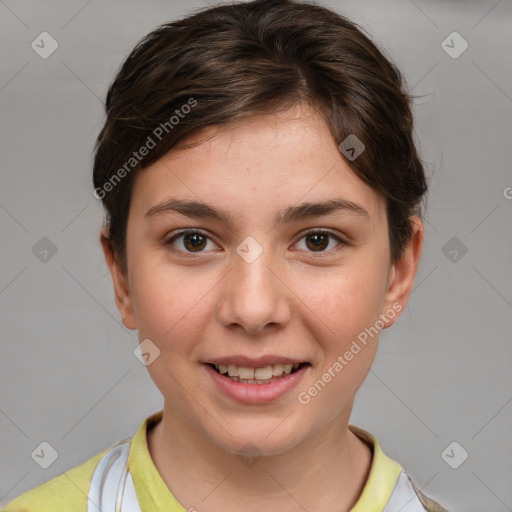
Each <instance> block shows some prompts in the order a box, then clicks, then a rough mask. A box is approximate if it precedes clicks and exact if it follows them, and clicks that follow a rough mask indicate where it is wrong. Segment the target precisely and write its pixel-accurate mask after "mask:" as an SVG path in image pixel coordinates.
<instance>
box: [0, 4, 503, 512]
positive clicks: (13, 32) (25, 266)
mask: <svg viewBox="0 0 512 512" xmlns="http://www.w3.org/2000/svg"><path fill="white" fill-rule="evenodd" d="M321 4H323V5H326V6H330V7H332V8H334V9H335V10H337V11H338V12H340V13H342V14H345V15H347V16H349V17H350V18H352V19H353V20H354V21H356V22H358V23H360V24H361V25H362V26H363V27H365V28H366V29H367V30H368V31H369V32H370V34H372V36H373V37H374V38H375V39H376V40H377V42H378V43H379V44H380V45H381V47H382V48H384V49H385V50H386V51H387V52H388V53H389V55H390V56H391V57H392V58H393V59H394V61H395V62H396V63H397V64H398V66H399V67H400V68H401V69H402V70H403V72H404V74H405V76H406V77H407V80H408V83H409V84H410V87H411V90H412V92H413V93H414V94H417V95H421V98H419V99H418V100H417V101H416V104H415V107H414V110H415V115H416V123H417V134H418V139H419V141H420V148H421V156H422V158H423V160H424V161H425V163H426V165H427V172H428V174H429V175H430V176H431V192H430V198H429V202H428V217H427V222H426V223H425V224H426V245H425V250H424V253H423V257H422V261H421V266H420V270H419V274H418V277H417V281H416V285H415V289H414V291H413V294H412V296H411V299H410V302H409V305H408V308H407V310H406V311H405V312H404V314H403V315H402V318H401V319H400V321H399V323H398V324H397V325H396V326H395V327H393V328H392V329H391V330H389V331H384V333H383V334H382V336H381V344H380V347H379V352H378V355H377V359H376V362H375V364H374V366H373V368H372V371H371V373H370V374H369V376H368V378H367V380H366V381H365V383H364V384H363V386H362V388H361V390H360V392H359V393H358V398H357V400H356V406H355V409H354V412H353V416H352V419H351V423H353V424H355V425H358V426H360V427H362V428H365V429H367V430H369V431H370V432H372V433H374V434H375V435H376V436H377V438H378V439H379V441H380V442H381V444H382V446H383V449H384V450H385V452H386V453H387V454H388V455H390V456H391V457H393V458H395V459H396V460H398V461H399V462H400V463H401V464H402V465H403V467H404V468H405V469H406V470H407V471H408V472H409V474H410V475H411V476H412V478H413V479H414V480H415V481H416V482H417V483H418V485H419V486H420V487H421V488H423V490H424V492H425V493H427V494H428V495H430V496H432V497H433V498H436V499H438V500H439V501H440V502H441V503H442V504H444V506H446V507H447V508H449V509H450V510H451V511H454V512H455V511H466V512H471V511H478V510H486V511H487V512H495V511H504V510H512V482H511V480H512V440H511V436H510V432H511V431H512V428H511V427H512V403H511V402H512V372H511V371H510V368H511V365H512V345H511V332H512V329H511V327H512V325H511V324H512V315H511V313H512V292H511V290H512V266H511V264H510V262H512V243H511V236H510V235H511V228H510V224H511V223H510V220H511V218H512V217H511V212H512V199H510V197H512V188H510V187H512V173H511V171H510V162H511V156H512V122H511V119H512V118H511V114H512V81H511V78H512V59H511V58H510V53H511V50H512V45H511V43H512V23H511V22H512V5H511V3H510V2H508V1H505V0H501V1H496V0H481V1H455V0H452V1H434V0H415V1H412V0H394V1H387V2H382V1H378V0H371V1H365V2H357V1H356V0H350V1H341V0H332V1H329V2H321ZM204 5H205V3H204V2H201V1H191V2H187V3H185V2H181V1H180V2H178V1H157V0H152V1H144V2H142V1H140V2H135V1H121V0H116V1H109V2H100V1H99V0H92V1H89V2H87V1H84V0H73V1H67V2H57V1H53V2H51V1H45V2H41V1H36V0H27V1H15V0H0V38H1V43H2V66H1V71H0V119H1V127H0V128H1V156H2V170H1V189H0V219H1V251H2V266H1V275H0V304H1V324H0V325H1V343H2V357H1V372H0V382H1V388H0V389H1V396H0V399H1V402H0V429H1V437H0V449H1V457H0V505H5V504H7V502H9V501H10V500H12V499H13V498H14V497H15V496H18V495H19V494H21V493H22V492H24V491H26V490H28V489H30V488H32V487H34V486H35V485H39V484H41V483H43V482H45V481H47V480H49V479H50V478H53V477H54V476H57V475H59V474H61V473H62V472H64V471H66V470H68V469H69V468H71V467H74V466H76V465H78V464H80V463H82V462H84V461H85V460H87V459H88V458H90V457H92V456H93V455H95V454H96V453H98V452H100V451H101V450H104V449H105V448H107V447H108V445H109V444H111V443H113V442H115V441H117V440H120V439H122V438H124V437H127V436H131V435H133V433H134V432H135V430H136V429H137V427H138V426H139V425H140V423H141V421H142V420H143V419H144V418H145V417H146V416H148V415H149V414H151V413H152V412H155V411H157V410H159V409H160V408H161V407H162V398H161V396H160V393H159V391H158V390H157V388H156V387H155V386H154V385H153V383H152V381H151V379H150V378H149V376H148V374H147V371H146V368H145V367H144V366H143V365H142V364H141V363H140V362H139V361H138V360H137V359H136V358H135V357H134V355H133V352H132V351H133V349H134V348H135V347H136V346H137V343H138V339H137V334H136V332H131V331H128V330H127V329H125V328H124V327H123V326H122V324H121V322H120V319H119V313H118V311H117V309H116V307H115V303H114V298H113V292H112V285H111V281H110V276H109V274H108V273H107V267H106V265H105V263H104V260H103V256H102V253H101V252H100V245H99V242H98V234H99V230H100V227H101V222H102V210H101V206H100V203H99V202H98V201H97V200H96V199H95V198H94V197H93V196H92V185H91V151H92V146H93V141H94V138H95V136H96V135H97V133H98V131H99V130H100V128H101V125H102V121H103V110H102V100H103V98H104V96H105V93H106V89H107V86H108V84H109V82H110V81H111V80H112V79H113V77H114V74H115V71H116V70H117V68H118V66H119V65H120V64H121V62H122V60H123V59H124V58H125V57H126V56H127V55H128V53H129V51H130V50H131V49H132V47H133V46H134V44H135V43H136V42H137V41H138V39H139V38H140V37H142V36H143V35H145V34H146V33H147V32H149V31H150V30H152V29H153V28H154V27H156V26H157V25H158V24H160V23H163V22H165V21H168V20H172V19H175V18H177V17H178V16H181V15H184V14H186V13H189V12H190V11H191V10H192V9H193V8H195V7H202V6H204ZM43 31H47V32H49V33H50V34H51V35H52V36H53V37H54V38H55V39H56V40H57V42H58V44H59V46H58V49H57V50H56V51H55V52H54V53H53V54H52V55H51V56H50V57H49V58H47V59H43V58H41V57H40V56H39V55H38V54H37V53H36V52H35V51H34V50H33V49H32V48H31V42H32V41H33V40H35V39H36V38H37V36H38V35H39V34H40V33H41V32H43ZM453 31H457V32H458V33H459V34H460V35H461V36H462V37H463V38H464V39H465V40H466V41H467V42H468V44H469V48H468V49H467V50H466V51H465V52H464V53H463V54H462V55H460V56H459V57H458V58H456V59H454V58H452V57H450V56H449V55H448V54H447V53H446V52H445V50H444V49H443V48H442V46H441V43H442V41H443V40H445V39H446V37H447V36H448V35H449V34H450V33H452V32H453ZM448 41H449V40H448ZM448 44H450V45H451V46H454V50H458V49H460V48H461V46H460V41H458V42H454V43H453V44H452V43H451V42H449V43H448ZM507 187H509V188H507ZM507 196H508V198H507ZM42 237H47V238H48V239H49V240H51V242H52V243H53V244H54V245H55V247H56V248H57V253H56V254H55V255H53V256H52V257H50V256H51V253H49V254H48V255H47V256H46V258H47V260H48V261H46V262H44V261H41V259H40V258H41V257H43V256H42V255H41V254H42V253H39V254H38V252H37V249H35V250H34V251H33V247H34V246H36V244H37V243H38V242H39V241H40V239H41V238H42ZM452 237H456V238H457V240H455V241H454V240H452V241H451V242H449V241H450V240H451V239H452ZM40 243H42V244H48V242H47V241H44V242H40ZM447 243H448V245H446V244H447ZM37 247H39V246H36V248H37ZM464 247H466V248H467V253H466V254H463V251H464ZM454 250H455V251H456V252H453V251H454ZM34 252H35V253H36V254H34ZM452 260H455V261H452ZM43 441H46V442H48V443H50V445H51V446H53V447H54V449H55V450H56V451H57V452H58V458H57V460H56V461H55V462H54V463H53V464H52V465H51V466H50V467H48V469H42V468H40V467H39V465H37V464H36V462H35V461H34V460H33V459H32V457H31V453H32V452H33V451H34V450H35V449H36V447H38V446H39V445H40V443H41V442H43ZM453 441H456V442H457V443H459V445H460V446H461V447H462V448H459V447H458V446H456V447H455V449H454V450H453V451H450V450H448V454H449V455H450V461H451V462H452V464H455V463H456V462H457V461H458V462H460V460H461V454H462V453H463V452H462V449H464V450H466V451H467V452H468V454H469V457H468V458H467V460H465V461H464V462H463V463H462V464H461V465H460V466H459V467H458V468H457V469H452V468H451V467H450V466H449V465H448V464H447V463H446V462H445V460H443V457H442V456H441V453H442V452H443V451H444V450H445V448H446V447H447V446H448V445H450V443H452V442H453ZM445 458H446V456H445Z"/></svg>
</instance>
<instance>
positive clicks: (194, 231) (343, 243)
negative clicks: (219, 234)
mask: <svg viewBox="0 0 512 512" xmlns="http://www.w3.org/2000/svg"><path fill="white" fill-rule="evenodd" d="M313 234H314V235H328V236H330V237H331V238H333V239H334V240H336V241H337V242H338V243H339V247H338V248H335V249H331V250H329V251H325V250H324V251H318V252H316V251H306V252H309V253H311V254H313V255H315V257H317V256H318V257H321V256H323V255H324V254H328V255H330V253H332V252H333V251H334V252H337V251H339V250H341V249H342V248H343V246H346V245H349V244H348V242H346V241H345V240H343V239H342V238H340V237H339V236H337V235H335V234H334V233H332V232H331V231H326V230H324V229H310V230H308V231H306V232H304V233H303V234H302V236H301V237H300V238H299V241H300V240H302V239H303V238H305V237H307V236H309V235H313ZM185 235H201V236H204V237H206V238H208V239H209V240H212V239H211V237H209V236H208V235H207V234H206V233H204V232H203V231H201V230H199V229H183V230H181V231H178V232H177V233H175V234H174V235H173V236H172V237H171V238H169V239H168V240H167V241H166V242H165V245H168V246H169V247H170V248H171V250H172V251H173V252H177V253H180V254H181V255H185V256H186V257H192V258H193V257H195V255H196V254H202V253H203V252H204V251H199V252H195V253H194V252H184V251H180V250H177V249H176V248H174V247H172V244H173V243H174V242H175V241H176V240H177V239H178V238H180V237H182V236H185ZM212 241H213V240H212Z"/></svg>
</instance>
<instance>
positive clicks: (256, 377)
mask: <svg viewBox="0 0 512 512" xmlns="http://www.w3.org/2000/svg"><path fill="white" fill-rule="evenodd" d="M207 364H208V366H210V367H211V368H213V369H214V370H215V371H216V372H217V373H220V374H221V375H222V376H224V377H226V378H228V379H230V380H232V381H234V382H241V383H244V384H269V383H271V382H274V381H276V380H279V379H282V378H284V377H286V376H288V375H291V374H293V373H295V372H297V371H299V370H300V369H302V368H303V367H305V366H310V364H309V363H288V364H273V365H267V366H264V367H259V368H251V367H247V366H236V365H234V364H228V365H225V364H212V363H207Z"/></svg>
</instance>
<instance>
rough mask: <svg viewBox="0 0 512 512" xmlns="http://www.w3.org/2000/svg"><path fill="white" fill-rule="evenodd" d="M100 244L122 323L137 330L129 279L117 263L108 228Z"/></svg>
mask: <svg viewBox="0 0 512 512" xmlns="http://www.w3.org/2000/svg"><path fill="white" fill-rule="evenodd" d="M100 243H101V246H102V248H103V254H104V256H105V261H106V263H107V265H108V268H109V270H110V275H111V277H112V283H113V285H114V294H115V299H116V305H117V309H118V310H119V312H120V313H121V316H122V322H123V324H124V326H125V327H127V328H128V329H136V328H137V326H136V324H135V318H134V314H133V307H132V300H131V296H130V287H129V283H128V278H127V276H125V274H124V273H123V271H122V270H121V268H120V266H119V264H118V262H117V259H116V254H115V251H114V248H113V247H112V242H111V240H110V237H109V231H108V228H103V229H102V230H101V233H100Z"/></svg>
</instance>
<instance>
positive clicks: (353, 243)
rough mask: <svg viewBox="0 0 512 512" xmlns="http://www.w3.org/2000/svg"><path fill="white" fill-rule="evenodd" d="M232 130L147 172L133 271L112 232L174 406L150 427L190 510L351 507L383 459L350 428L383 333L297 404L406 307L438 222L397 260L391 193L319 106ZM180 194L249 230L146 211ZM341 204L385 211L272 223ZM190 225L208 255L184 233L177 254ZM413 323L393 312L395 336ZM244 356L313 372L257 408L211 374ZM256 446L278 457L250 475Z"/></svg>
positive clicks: (123, 303) (156, 450) (120, 301)
mask: <svg viewBox="0 0 512 512" xmlns="http://www.w3.org/2000/svg"><path fill="white" fill-rule="evenodd" d="M222 128H223V129H222V130H221V131H219V130H218V128H215V129H214V128H211V127H210V128H206V129H203V130H201V131H200V132H197V133H196V134H195V135H194V136H192V138H190V139H189V140H187V141H186V142H191V141H199V140H203V138H204V137H205V136H209V135H214V134H216V135H215V136H214V137H213V138H211V139H210V140H208V141H206V142H202V143H201V144H199V145H198V146H196V147H193V148H189V149H182V148H181V147H179V148H178V147H177V148H174V149H173V150H171V151H170V152H169V153H167V154H166V155H165V156H164V157H162V158H161V159H160V160H159V161H157V162H155V163H154V164H152V165H151V166H149V167H148V168H146V169H144V170H141V171H140V172H139V173H138V174H137V175H136V176H135V181H134V186H133V191H132V201H131V205H130V212H129V218H128V225H127V261H128V265H127V275H125V274H123V272H122V271H121V270H120V267H119V266H118V264H117V261H116V257H115V254H114V252H113V251H112V247H111V245H110V242H109V240H108V238H107V235H108V232H107V230H106V229H105V230H103V232H102V234H101V237H100V240H101V243H102V246H103V250H104V253H105V258H106V261H107V264H108V266H109V268H110V271H111V274H112V278H113V283H114V289H115V296H116V303H117V306H118V309H119V311H120V313H121V315H123V316H125V319H124V325H125V326H126V327H128V328H129V329H138V331H139V338H140V340H141V341H142V340H144V339H147V338H149V339H150V340H151V341H152V342H153V343H154V344H155V345H157V346H158V348H159V349H160V351H161V353H160V356H159V357H158V358H156V359H155V361H154V362H153V363H152V364H150V365H149V366H148V367H147V368H148V371H149V373H150V375H151V378H152V379H153V381H154V382H155V384H156V386H157V387H158V388H159V389H160V391H161V392H162V394H163V397H164V414H163V420H162V421H161V422H160V423H158V425H157V426H156V427H155V428H153V429H152V430H151V431H150V432H149V433H148V445H149V450H150V453H151V456H152V458H153V461H154V462H155V466H156V468H157V469H158V471H159V473H160V474H161V475H162V478H163V480H164V481H165V483H166V484H167V485H168V487H169V489H170V490H171V492H172V493H173V495H174V496H175V497H176V499H177V500H178V501H179V502H180V503H181V504H183V506H184V507H185V508H188V507H196V508H197V509H198V510H201V511H206V512H208V511H218V510H223V511H224V512H231V511H235V510H236V511H239V510H241V509H243V510H247V511H256V510H258V511H261V510H262V507H263V506H265V505H272V507H273V509H276V510H284V511H290V512H291V511H299V510H301V511H303V510H304V509H306V510H308V511H311V512H313V511H320V510H322V511H332V512H334V511H336V512H340V511H348V510H350V508H352V506H353V505H354V504H355V502H356V501H357V499H358V497H359V495H360V494H361V491H362V489H363V487H364V484H365V482H366V480H367V477H368V473H369V470H370V466H371V462H372V453H371V450H370V449H369V447H368V446H367V445H366V444H365V443H364V442H362V441H361V440H360V439H359V438H358V437H357V436H355V435H354V434H353V433H352V432H350V430H348V428H347V425H348V423H349V418H350V413H351V410H352V406H353V402H354V397H355V394H356V392H357V390H358V388H359V387H360V385H361V384H362V382H363V381H364V379H365V377H366V375H367V373H368V371H369V369H370V367H371V364H372V362H373V359H374V356H375V353H376V351H377V344H378V336H375V337H374V338H373V339H371V340H370V341H369V342H368V344H367V345H366V346H365V347H364V348H363V349H362V350H361V351H360V352H359V353H358V354H357V355H356V356H354V358H353V359H352V360H351V361H350V362H349V363H348V364H347V365H346V366H345V367H344V368H343V370H342V371H341V372H339V373H337V374H336V377H335V378H333V379H332V380H331V382H329V383H328V384H327V385H326V386H325V388H324V389H322V391H321V392H320V393H318V395H317V396H315V397H314V398H312V399H311V401H310V402H309V403H308V404H307V405H303V404H301V403H300V402H299V401H298V400H297V394H298V393H299V392H300V391H305V390H306V391H307V389H308V388H309V387H310V386H312V385H313V383H314V382H315V381H317V380H318V379H320V378H321V376H322V374H323V373H324V372H326V371H327V369H328V368H329V367H331V366H332V365H333V363H334V362H335V361H336V359H337V357H338V356H339V355H342V354H344V353H345V351H346V350H348V349H349V347H350V345H351V343H352V341H353V340H356V339H357V336H358V334H359V333H361V332H362V331H364V329H365V328H366V327H369V326H372V325H374V324H375V322H376V320H378V319H379V315H380V314H384V313H386V311H388V310H390V309H392V308H393V304H395V305H396V304H400V305H401V307H402V311H403V309H404V308H405V306H406V304H407V300H408V297H409V294H410V292H411V289H412V285H413V281H414V276H415V274H416V270H417V267H418V264H419V259H420V253H421V248H422V244H423V226H422V223H421V221H420V219H419V218H418V217H412V218H411V219H410V221H411V224H412V227H413V236H412V239H411V241H410V243H409V244H408V246H407V247H406V249H405V251H404V253H403V256H402V257H401V259H400V260H399V261H398V262H396V263H395V264H393V265H392V264H391V261H390V250H389V239H388V226H387V218H386V211H385V201H384V199H383V198H382V197H381V196H380V195H379V194H378V193H377V192H376V191H375V190H373V189H372V188H371V187H369V186H368V185H366V184H365V183H364V182H363V181H362V180H361V179H360V178H358V177H357V176H356V174H355V173H354V172H353V171H352V170H351V168H350V167H349V165H348V163H347V161H346V160H345V159H344V158H343V156H342V155H341V153H340V151H339V149H338V147H337V145H336V143H335V141H334V140H333V138H332V135H331V134H330V132H329V129H328V127H327V124H326V123H325V122H324V121H323V120H322V119H321V118H320V117H319V116H318V115H317V114H316V113H315V112H314V111H313V110H312V109H311V108H310V107H308V106H306V105H297V106H295V107H294V108H292V109H290V110H287V111H286V112H282V113H279V114H265V115H258V116H253V117H251V118H248V119H245V120H244V121H243V122H238V123H236V124H232V125H228V126H224V127H222ZM171 197H173V198H179V199H187V200H194V201H202V202H204V203H207V204H210V205H213V206H216V207H218V208H222V209H225V210H227V211H228V212H229V213H230V214H231V215H232V216H233V218H234V219H235V223H234V224H233V225H227V224H225V223H223V222H220V221H218V220H214V219H209V218H204V219H197V218H192V217H187V216H183V215H180V214H177V213H171V212H168V213H165V214H158V215H153V216H150V217H145V213H146V212H147V211H148V210H149V209H150V208H151V207H153V206H155V205H157V204H159V203H162V202H164V201H165V200H167V199H169V198H171ZM340 197H342V198H344V199H347V200H350V201H353V202H355V203H358V204H359V205H361V206H362V207H364V208H365V209H366V210H367V212H368V214H369V217H368V218H366V217H363V216H359V215H356V214H354V213H351V212H350V211H338V212H336V213H332V214H329V215H322V216H319V217H314V218H309V219H302V220H299V221H297V222H293V223H290V224H283V225H274V224H273V222H272V218H273V216H274V214H275V212H277V211H279V210H281V209H283V208H284V207H287V206H293V205H296V204H298V203H301V202H305V201H307V202H320V201H323V200H329V199H333V198H340ZM184 228H197V229H200V230H201V231H203V232H204V234H205V235H206V236H207V237H209V238H206V239H200V240H203V244H202V245H201V247H200V249H199V252H194V246H193V244H192V243H190V240H189V241H188V243H185V238H184V237H183V236H182V237H180V238H178V239H176V240H175V241H174V243H173V244H172V245H171V244H167V245H166V241H168V240H169V239H170V238H171V237H172V236H173V235H174V234H176V232H177V231H178V230H180V229H184ZM310 228H315V229H324V230H328V231H331V232H332V233H333V234H334V235H337V236H339V237H340V238H342V239H343V240H344V241H345V242H346V243H345V244H340V243H339V242H337V240H336V239H335V238H328V239H327V241H328V243H327V241H326V242H325V244H324V245H321V250H318V249H317V250H315V246H314V244H313V243H311V238H312V237H311V234H310V235H309V236H305V235H304V233H303V232H304V230H306V229H310ZM248 236H251V237H253V238H254V239H256V240H257V242H258V243H259V244H260V246H261V247H262V248H263V252H262V254H261V255H260V256H259V257H258V258H257V259H256V260H255V261H254V262H252V263H250V264H249V263H247V262H246V261H245V260H244V259H242V258H241V257H240V256H239V255H238V254H237V252H236V248H237V246H239V244H240V243H241V242H242V241H243V240H244V239H245V238H246V237H248ZM172 247H174V251H172ZM196 251H197V250H196ZM201 251H202V252H201ZM187 254H188V255H189V256H190V257H187ZM398 317H399V314H398V313H397V314H396V315H394V318H393V319H390V318H388V317H387V316H386V317H385V322H384V328H388V327H390V326H391V325H392V324H393V323H394V322H395V321H396V320H397V319H398ZM232 354H244V355H247V356H249V357H258V356H260V355H267V354H278V355H281V356H287V357H295V358H297V359H298V360H302V361H308V362H310V364H311V367H310V368H309V369H308V372H307V373H306V374H305V375H304V377H303V379H302V381H301V382H300V383H299V386H298V387H297V388H295V389H294V390H293V391H291V392H290V393H288V394H287V395H286V396H285V397H283V398H281V399H279V400H278V401H276V402H274V403H271V404H260V405H245V404H240V403H237V402H235V401H233V400H231V399H229V398H228V397H226V396H223V395H222V394H221V393H220V392H219V391H218V390H217V388H216V386H215V385H214V382H213V381H212V379H211V377H210V376H209V375H208V374H207V372H205V369H204V366H203V362H204V361H205V360H208V359H209V358H210V359H211V358H213V357H221V356H227V355H232ZM246 443H252V444H253V445H255V446H256V447H257V449H258V450H259V453H261V454H262V455H263V456H262V457H261V459H259V460H258V462H257V463H256V464H255V465H254V466H252V467H249V468H248V467H246V466H245V465H243V464H242V463H241V461H240V459H239V457H238V456H237V453H238V452H239V450H240V449H241V447H242V446H244V445H245V444H246ZM221 482H222V484H221V485H219V484H220V483H221ZM214 489H215V490H214ZM213 490H214V491H213ZM212 491H213V492H212ZM205 497H206V498H205Z"/></svg>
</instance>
